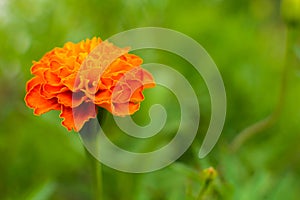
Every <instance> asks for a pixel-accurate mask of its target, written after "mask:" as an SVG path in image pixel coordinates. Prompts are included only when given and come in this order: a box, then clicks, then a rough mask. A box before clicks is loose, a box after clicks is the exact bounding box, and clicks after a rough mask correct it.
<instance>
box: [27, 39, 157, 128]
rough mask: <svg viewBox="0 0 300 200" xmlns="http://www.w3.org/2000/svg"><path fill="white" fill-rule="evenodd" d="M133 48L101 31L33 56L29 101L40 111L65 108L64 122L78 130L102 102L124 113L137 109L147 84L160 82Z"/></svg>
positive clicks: (62, 112) (107, 107) (118, 113)
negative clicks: (113, 41) (121, 45)
mask: <svg viewBox="0 0 300 200" xmlns="http://www.w3.org/2000/svg"><path fill="white" fill-rule="evenodd" d="M128 50H129V49H128V48H123V49H122V48H119V47H116V46H114V45H113V44H111V43H109V42H107V41H104V42H102V40H101V39H100V38H96V37H94V38H93V39H91V40H90V39H87V40H85V41H81V42H79V43H77V44H74V43H71V42H68V43H66V44H65V45H64V46H63V47H62V48H54V49H53V50H51V51H50V52H48V53H46V54H45V55H44V56H43V57H42V58H41V59H40V60H39V61H37V62H33V65H32V67H31V73H32V74H33V75H34V77H33V78H32V79H31V80H29V81H28V82H27V85H26V92H27V93H26V96H25V102H26V105H27V106H28V107H30V108H33V109H34V114H35V115H41V114H43V113H45V112H48V111H50V110H61V113H60V117H61V118H63V121H62V124H63V125H64V126H65V127H66V128H67V129H68V130H71V129H74V130H75V131H79V130H80V129H81V128H82V127H83V125H84V124H85V122H87V121H88V120H89V119H91V118H95V117H96V115H97V109H98V107H102V108H105V109H107V110H108V111H110V112H111V113H112V114H114V115H118V116H125V115H131V114H133V113H134V112H136V111H137V110H138V109H139V106H140V102H141V101H142V100H143V99H144V96H143V94H142V91H143V89H144V88H149V87H154V85H155V83H154V80H153V77H152V75H151V74H150V73H149V72H147V71H146V70H144V69H142V68H141V67H140V65H141V64H142V62H143V60H142V59H141V58H140V57H138V56H136V55H134V54H129V53H128ZM74 116H75V117H74Z"/></svg>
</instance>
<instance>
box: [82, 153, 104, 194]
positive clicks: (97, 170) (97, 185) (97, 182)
mask: <svg viewBox="0 0 300 200" xmlns="http://www.w3.org/2000/svg"><path fill="white" fill-rule="evenodd" d="M85 152H86V155H87V158H88V160H89V163H90V165H91V169H92V179H93V182H92V185H93V196H94V198H93V199H94V200H103V188H102V165H101V163H100V162H99V161H98V160H97V159H95V158H94V157H93V156H92V155H91V154H90V152H89V151H88V150H87V149H86V148H85Z"/></svg>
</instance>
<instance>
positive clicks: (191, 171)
mask: <svg viewBox="0 0 300 200" xmlns="http://www.w3.org/2000/svg"><path fill="white" fill-rule="evenodd" d="M143 26H159V27H166V28H170V29H174V30H177V31H180V32H182V33H184V34H186V35H188V36H190V37H192V38H194V39H195V40H197V41H198V42H199V43H200V44H201V45H203V47H204V48H205V49H206V50H207V52H208V53H209V54H210V55H211V57H212V58H213V59H214V61H215V62H216V64H217V66H218V67H219V70H220V72H221V74H222V76H223V79H224V83H225V87H226V92H227V98H228V113H227V120H226V124H225V127H224V130H223V133H222V135H221V138H220V140H219V142H218V143H217V145H216V147H215V148H214V150H213V151H212V152H211V153H210V154H209V155H208V156H207V157H206V158H205V159H202V160H199V159H198V157H197V153H198V150H199V147H200V145H201V141H202V140H201V139H202V138H203V135H204V134H205V131H206V130H207V127H208V124H209V119H210V100H209V94H208V91H207V89H206V86H205V84H204V83H203V80H202V78H201V77H200V76H198V75H195V73H194V71H193V70H192V68H191V66H189V64H188V63H186V62H185V61H184V60H182V59H179V58H177V57H176V56H174V55H168V54H167V53H164V52H160V51H154V50H145V51H144V52H137V54H139V55H143V58H144V60H145V62H160V63H164V64H168V65H169V66H172V67H174V68H175V69H177V70H179V71H180V72H181V73H182V74H183V75H185V76H186V77H187V78H188V79H189V81H190V82H191V84H192V85H193V87H194V89H195V91H196V93H197V96H198V98H199V104H200V105H199V106H200V108H201V122H200V129H199V133H198V136H197V139H196V140H195V142H194V143H193V145H192V146H191V147H190V148H189V150H188V151H187V152H186V153H185V154H184V155H183V156H182V157H181V158H180V159H179V160H178V161H177V162H176V163H174V164H172V165H170V166H169V167H167V168H164V169H162V170H159V171H156V172H152V173H147V174H126V173H121V172H118V171H115V170H113V169H110V168H109V167H104V169H103V171H104V193H105V199H125V200H127V199H136V200H150V199H151V200H152V199H155V200H159V199H172V200H174V199H195V198H196V197H197V195H198V193H199V191H200V190H201V187H202V186H203V184H204V181H203V177H201V173H203V172H202V170H203V169H205V168H208V167H211V166H212V167H214V168H215V169H216V171H217V172H218V175H217V177H216V178H215V179H214V181H213V182H212V185H211V187H210V189H209V190H208V191H207V194H206V196H204V197H203V198H204V199H238V200H240V199H245V200H247V199H297V197H299V196H300V190H299V188H300V181H299V180H300V156H299V155H300V146H299V145H298V142H299V141H300V134H299V133H300V126H299V120H300V107H299V99H300V93H299V91H300V67H299V66H300V65H299V60H300V56H299V55H300V54H299V52H300V38H298V40H297V43H296V44H295V45H294V51H295V55H294V61H293V62H291V63H293V65H291V66H290V70H289V76H288V77H289V78H288V86H287V88H288V89H287V91H286V96H285V104H284V109H283V112H282V113H281V116H280V119H279V121H278V123H276V124H275V125H274V126H273V127H271V128H270V129H268V130H266V131H264V132H262V133H260V134H258V135H257V136H255V137H254V138H251V139H250V140H249V141H247V143H245V145H243V146H242V147H241V148H240V149H239V150H238V151H237V152H235V153H233V152H231V151H230V147H229V144H230V142H231V141H232V140H233V138H234V137H235V136H236V135H237V133H238V132H239V131H241V130H242V129H243V128H244V127H246V126H248V125H250V124H251V123H254V122H256V121H257V120H259V119H262V118H264V117H265V116H267V115H268V114H269V113H270V112H271V111H272V109H273V108H274V107H275V104H276V103H277V98H278V92H279V87H280V80H281V75H282V66H283V60H284V48H285V33H286V32H285V26H284V23H283V22H282V20H281V18H280V2H279V1H278V0H262V1H260V0H253V1H250V0H245V1H238V0H227V1H225V0H199V1H179V0H172V1H171V0H141V1H140V0H128V1H127V0H112V1H108V0H88V1H71V0H65V1H50V0H26V1H25V0H10V1H8V0H1V1H0V44H1V47H0V55H1V59H0V103H1V105H3V106H2V107H1V111H0V122H1V127H0V155H1V162H0V199H5V200H9V199H36V200H42V199H57V200H60V199H64V200H65V199H72V200H76V199H92V196H91V194H92V191H91V190H92V189H91V188H92V178H93V177H91V176H92V175H91V174H92V173H91V168H90V166H89V163H88V161H87V160H86V158H85V153H84V150H83V147H82V145H81V142H80V139H79V136H78V134H77V133H74V132H68V131H66V129H64V128H63V127H62V126H60V119H59V118H58V115H59V113H58V112H55V111H52V112H50V113H47V114H44V115H43V116H41V117H36V116H33V114H32V110H30V109H28V108H27V107H26V106H25V104H24V101H23V98H24V95H25V83H26V81H27V80H29V79H30V77H31V74H30V66H31V63H32V60H38V59H40V58H41V57H42V56H43V54H45V53H46V52H47V51H49V50H51V49H52V48H53V47H55V46H62V45H63V44H64V43H65V42H67V41H73V42H78V41H80V40H82V39H85V38H91V37H93V36H100V37H101V38H102V39H106V38H108V37H109V36H111V35H113V34H115V33H118V32H121V31H124V30H127V29H130V28H136V27H143ZM299 35H300V34H299ZM153 59H154V60H153ZM145 95H146V100H145V102H144V103H143V104H142V108H141V111H139V112H138V113H136V114H135V115H134V116H133V117H134V119H135V120H136V121H137V122H138V123H140V124H147V123H148V122H149V119H148V116H146V117H145V115H147V112H148V109H149V107H150V105H151V104H152V103H161V104H163V105H165V106H166V109H167V111H168V116H169V118H168V121H167V125H166V127H165V128H164V129H163V130H162V131H161V133H160V134H158V135H157V136H155V137H154V138H156V139H151V140H150V141H147V142H142V143H140V145H136V142H137V141H136V140H134V139H132V138H129V137H126V136H122V134H121V133H120V131H119V130H117V128H112V129H111V130H110V131H111V135H110V138H111V139H113V140H114V141H115V142H116V143H118V144H119V145H120V146H122V145H123V146H122V147H124V148H125V147H129V148H131V149H130V150H141V147H144V145H148V146H146V149H143V150H153V149H157V148H159V147H160V146H162V145H164V144H166V143H167V142H168V141H169V140H170V138H172V135H174V134H173V133H176V128H177V127H178V119H179V118H178V116H179V115H180V113H178V103H177V102H176V98H175V97H174V96H172V94H171V93H170V92H168V91H165V90H163V89H162V88H160V87H157V88H155V89H153V90H149V91H146V92H145ZM176 109H177V111H176ZM193 123H199V122H193ZM174 130H175V131H174ZM166 133H167V134H166ZM124 144H127V145H124ZM128 144H129V145H128Z"/></svg>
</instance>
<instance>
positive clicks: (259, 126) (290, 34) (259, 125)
mask: <svg viewBox="0 0 300 200" xmlns="http://www.w3.org/2000/svg"><path fill="white" fill-rule="evenodd" d="M296 36H297V34H296V30H295V29H294V27H288V28H287V34H286V46H285V61H284V66H283V71H282V79H281V85H280V91H279V97H278V102H277V105H276V107H275V109H274V111H273V112H272V113H271V114H270V115H269V116H267V117H266V118H264V119H262V120H260V121H258V122H256V123H254V124H252V125H250V126H248V127H247V128H245V129H244V130H243V131H241V132H240V133H239V134H238V135H237V136H236V137H235V138H234V140H233V142H232V144H231V148H232V150H233V151H236V150H237V149H239V148H240V147H241V146H242V145H243V144H244V143H245V142H246V141H247V140H248V139H250V138H251V137H253V136H254V135H256V134H258V133H260V132H262V131H264V130H265V129H267V128H269V127H271V126H272V125H273V124H274V123H275V122H276V121H277V120H278V118H279V117H280V114H281V111H282V108H283V106H284V101H285V96H286V90H287V80H288V74H289V68H290V60H291V59H292V55H293V44H294V41H295V37H296Z"/></svg>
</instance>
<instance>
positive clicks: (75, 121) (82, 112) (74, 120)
mask: <svg viewBox="0 0 300 200" xmlns="http://www.w3.org/2000/svg"><path fill="white" fill-rule="evenodd" d="M59 116H60V117H61V118H63V119H64V120H63V121H62V124H63V125H64V126H65V127H67V129H68V130H72V129H74V130H75V131H79V130H80V129H81V128H82V127H83V125H84V124H85V123H86V122H87V121H89V120H90V119H92V118H95V117H96V116H97V109H96V106H95V104H94V103H83V104H81V105H80V106H78V107H76V108H71V107H67V106H62V112H61V114H60V115H59Z"/></svg>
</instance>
